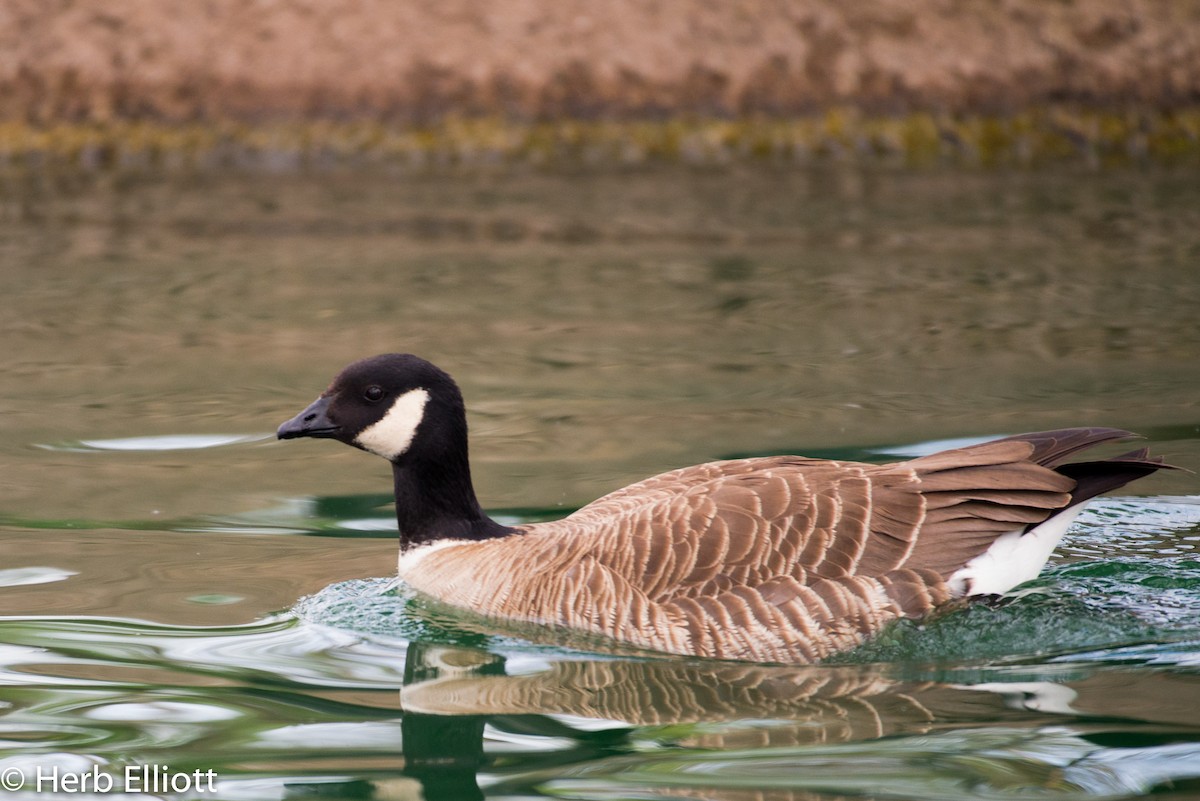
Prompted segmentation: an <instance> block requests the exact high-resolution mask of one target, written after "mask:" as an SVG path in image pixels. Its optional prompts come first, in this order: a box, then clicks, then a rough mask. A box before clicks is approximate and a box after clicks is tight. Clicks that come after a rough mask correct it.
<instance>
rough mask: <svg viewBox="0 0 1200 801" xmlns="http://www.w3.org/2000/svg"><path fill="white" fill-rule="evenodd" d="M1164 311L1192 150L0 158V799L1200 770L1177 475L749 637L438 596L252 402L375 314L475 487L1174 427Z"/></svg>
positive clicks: (302, 392) (381, 517) (1186, 404)
mask: <svg viewBox="0 0 1200 801" xmlns="http://www.w3.org/2000/svg"><path fill="white" fill-rule="evenodd" d="M1198 318H1200V181H1197V180H1196V177H1195V175H1194V174H1192V173H1186V172H1184V173H1169V172H1132V171H1130V172H1101V173H1095V172H1072V171H1066V170H1064V171H1058V172H1037V173H1033V172H1022V173H1003V172H969V171H959V172H936V171H928V172H917V173H905V172H886V171H854V170H807V169H803V170H802V169H796V170H793V171H788V172H783V173H778V172H768V171H765V170H764V171H753V170H746V171H743V170H740V169H732V168H731V169H729V170H726V171H705V172H691V171H685V170H653V169H646V170H639V171H637V172H631V173H629V174H611V173H608V174H591V173H574V174H556V173H540V172H495V173H486V172H472V173H469V174H458V173H434V174H429V173H404V172H395V173H389V172H387V171H386V170H382V171H380V172H376V173H371V174H365V173H352V172H314V173H311V174H295V173H285V174H273V173H268V172H256V173H247V174H233V173H204V174H199V175H182V174H175V175H169V176H163V175H146V174H88V175H81V174H66V175H57V174H52V173H48V172H35V173H15V172H10V173H4V174H0V334H2V336H3V343H4V348H3V349H0V783H3V784H4V785H5V786H4V788H3V789H0V796H11V797H13V798H33V797H35V796H46V797H56V796H55V793H54V791H56V790H57V791H58V795H60V796H72V797H75V796H80V795H83V796H88V795H114V794H121V793H120V790H121V789H122V788H125V787H128V788H129V789H138V790H141V791H142V793H143V794H144V795H146V794H148V795H152V796H171V797H176V796H186V797H193V798H197V797H198V798H228V799H280V798H297V797H312V796H321V797H329V798H380V799H383V798H396V799H400V798H403V799H410V798H414V799H415V798H418V797H424V798H426V799H430V800H431V801H432V799H470V798H482V797H486V798H509V799H531V798H561V799H657V798H667V797H672V798H675V797H687V798H703V799H731V800H732V799H737V800H738V801H741V800H742V799H746V800H749V799H754V800H755V801H758V800H759V799H771V800H772V801H773V800H774V799H814V800H816V799H819V800H821V801H832V799H842V798H877V799H1012V798H1022V799H1026V798H1029V799H1043V798H1045V799H1088V800H1089V801H1090V800H1091V799H1114V798H1131V797H1140V796H1142V795H1148V794H1151V795H1154V796H1155V797H1159V798H1164V799H1185V798H1195V797H1200V553H1197V550H1198V546H1200V492H1198V489H1197V488H1198V487H1200V484H1198V483H1197V482H1198V480H1200V479H1197V477H1196V475H1195V474H1191V473H1185V472H1177V473H1171V474H1160V475H1158V476H1155V477H1153V478H1151V479H1147V480H1145V481H1142V482H1139V483H1138V484H1135V485H1133V486H1131V487H1129V488H1127V490H1126V491H1125V492H1124V493H1122V494H1121V495H1120V497H1112V498H1105V499H1102V500H1100V501H1097V502H1095V503H1094V504H1093V505H1092V506H1091V507H1090V508H1089V509H1088V510H1087V511H1086V512H1085V513H1084V515H1083V516H1082V517H1081V518H1080V520H1079V522H1078V523H1077V524H1076V525H1075V526H1074V527H1073V528H1072V530H1071V532H1070V533H1069V535H1068V538H1067V540H1066V541H1065V542H1064V543H1063V545H1062V547H1061V548H1060V549H1059V551H1058V552H1057V553H1056V555H1055V557H1054V559H1053V560H1052V563H1051V566H1050V567H1049V568H1048V569H1047V571H1046V572H1045V573H1044V574H1043V575H1042V576H1041V577H1040V578H1039V579H1037V580H1036V581H1034V582H1031V583H1030V584H1028V585H1025V586H1023V587H1021V588H1019V589H1018V590H1017V591H1016V592H1014V593H1013V594H1011V595H1010V596H1009V597H1006V598H1004V599H1001V600H999V601H997V602H995V603H988V604H976V605H973V606H971V607H969V608H960V609H954V610H949V611H947V612H945V613H943V614H940V615H938V616H936V617H935V618H933V619H930V620H927V621H923V622H921V623H919V624H917V623H906V624H902V625H898V626H896V627H894V628H892V629H890V630H888V631H887V632H885V633H884V634H883V635H882V636H881V637H879V638H878V639H877V640H875V641H873V642H871V643H869V644H867V645H865V646H863V647H862V648H860V649H859V650H857V651H855V652H853V653H850V654H846V655H844V656H843V657H840V658H839V659H837V660H835V663H834V664H828V665H820V666H810V667H799V668H790V667H783V666H748V665H729V664H721V663H710V662H703V661H697V660H686V659H674V658H664V657H654V656H646V655H636V654H629V653H621V652H619V650H614V649H611V648H607V647H606V646H605V645H604V644H602V643H596V642H590V641H586V640H578V639H574V638H570V637H564V636H563V635H562V634H561V633H559V632H548V631H536V630H501V629H498V628H496V627H492V626H489V625H487V624H483V623H480V622H479V621H477V620H473V619H469V618H467V617H463V616H460V615H457V614H455V613H453V612H450V611H448V610H446V609H443V608H439V607H437V606H436V605H433V604H431V603H429V602H428V601H426V600H424V599H422V598H420V597H416V596H414V595H413V593H411V592H410V591H409V590H408V589H407V588H405V587H404V586H398V585H397V584H396V583H395V582H394V580H392V578H391V574H392V572H393V570H394V563H395V558H396V545H395V535H394V524H393V523H392V520H391V511H390V508H389V507H388V503H389V497H388V495H387V493H388V491H389V489H390V474H389V472H388V469H387V466H386V464H384V463H383V462H382V461H380V460H378V459H376V458H374V457H370V456H367V455H365V454H363V453H359V452H355V451H352V450H351V449H348V448H345V447H341V446H338V445H336V444H333V443H328V442H315V441H301V442H289V443H278V442H275V441H274V440H273V439H272V437H271V432H273V430H274V428H275V427H276V426H277V425H278V424H279V423H280V422H281V421H283V420H284V419H286V418H288V417H290V416H291V415H293V414H294V413H295V412H296V411H297V410H299V409H300V408H302V407H303V405H304V404H306V403H307V402H308V401H309V400H311V399H312V397H313V396H315V395H316V394H317V393H318V392H319V391H320V390H321V389H322V388H323V387H324V386H325V385H326V383H327V382H328V380H329V378H330V377H331V376H332V375H333V373H334V372H336V370H337V369H339V368H340V367H341V366H342V365H343V364H344V363H346V362H348V361H350V360H352V359H355V358H358V357H360V356H364V355H369V354H373V353H377V352H383V351H391V350H408V351H412V352H416V353H419V354H422V355H424V356H426V357H428V358H431V359H433V360H434V361H436V362H438V363H439V364H441V365H442V366H444V367H445V368H447V369H448V370H450V371H451V372H452V373H453V374H454V375H455V376H456V377H458V378H459V380H460V383H461V384H462V386H463V389H464V392H465V394H466V396H467V402H468V411H469V416H470V423H471V426H472V435H473V441H472V456H473V462H474V470H475V477H476V483H477V485H478V489H479V492H480V496H481V500H482V501H483V503H484V505H485V506H486V507H487V508H488V509H489V510H491V511H492V512H493V513H494V514H496V515H497V516H500V517H502V518H504V519H506V520H536V519H546V518H551V517H555V516H558V515H560V514H563V513H565V512H567V511H569V510H571V509H573V508H576V507H578V506H580V505H582V504H584V503H586V502H587V501H589V500H591V499H593V498H595V497H597V496H598V495H600V494H602V493H604V492H606V491H608V490H611V489H614V488H616V487H619V486H622V485H624V484H626V483H629V482H631V481H634V480H637V479H639V478H642V477H645V476H646V475H649V474H652V473H655V472H658V471H661V470H665V469H669V468H672V467H677V466H681V465H685V464H691V463H694V462H698V461H702V460H707V459H713V458H721V457H726V456H735V455H744V454H767V453H780V452H795V453H803V454H808V455H816V456H821V455H826V456H836V457H839V458H855V459H866V460H872V461H886V460H891V459H896V458H904V457H905V456H908V455H915V454H917V453H921V452H924V451H926V450H930V449H933V448H936V447H938V446H939V445H940V444H944V442H943V441H951V442H953V441H957V440H960V439H964V438H965V439H972V438H984V437H989V436H995V435H1002V434H1008V433H1015V432H1018V431H1027V430H1035V429H1040V428H1050V427H1056V426H1066V425H1086V424H1090V425H1113V426H1120V427H1125V428H1129V429H1132V430H1135V431H1139V432H1141V433H1142V434H1144V435H1145V436H1146V437H1147V439H1148V444H1149V445H1150V446H1151V447H1152V448H1153V449H1154V450H1155V451H1156V452H1158V453H1162V454H1164V455H1166V456H1167V457H1168V458H1169V459H1170V460H1171V461H1172V462H1173V463H1175V464H1177V465H1180V466H1182V467H1186V468H1189V469H1191V470H1193V471H1195V470H1200V322H1198ZM127 768H128V769H130V770H131V771H132V773H131V774H130V777H129V781H128V782H126V774H125V771H126V769H127ZM144 770H145V771H149V774H144V773H143V772H142V771H144ZM55 771H57V773H55ZM207 771H212V772H213V776H214V777H215V778H214V786H215V790H213V791H209V790H208V789H207V785H205V784H204V781H206V779H205V778H204V777H205V776H206V775H207ZM196 772H199V773H196ZM159 774H163V775H165V776H166V777H167V779H168V781H167V783H166V784H165V785H164V784H162V783H160V784H159V785H154V784H153V782H151V781H149V779H148V778H147V776H150V777H151V778H154V777H157V776H158V775H159ZM39 776H40V777H41V787H40V788H39V786H38V781H39ZM55 776H57V777H58V778H57V779H56V778H54V777H55ZM67 777H72V778H67ZM99 777H116V778H115V779H114V780H113V781H114V782H115V785H114V786H115V788H116V789H109V790H108V792H107V793H105V792H104V789H105V787H104V783H105V781H106V779H104V778H99ZM18 780H20V781H18ZM72 780H75V781H78V782H81V783H82V792H77V791H75V790H76V789H78V788H79V787H80V785H71V784H70V782H71V781H72ZM169 780H174V781H175V782H176V785H175V788H174V789H173V788H172V786H171V785H170V781H169ZM185 780H186V781H185ZM56 782H57V784H56ZM89 782H90V784H89ZM139 782H140V784H139ZM189 782H190V784H188V786H187V787H184V784H186V783H189ZM198 782H199V784H200V789H199V790H197V783H198ZM18 784H20V786H19V787H18Z"/></svg>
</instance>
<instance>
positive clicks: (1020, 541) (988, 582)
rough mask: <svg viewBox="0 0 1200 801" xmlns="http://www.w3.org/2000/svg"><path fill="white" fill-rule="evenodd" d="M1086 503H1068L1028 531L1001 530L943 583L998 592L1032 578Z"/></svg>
mask: <svg viewBox="0 0 1200 801" xmlns="http://www.w3.org/2000/svg"><path fill="white" fill-rule="evenodd" d="M1086 505H1087V504H1086V502H1085V503H1077V504H1075V505H1074V506H1068V507H1067V508H1066V509H1063V510H1062V511H1061V512H1059V513H1058V514H1056V515H1054V517H1051V518H1050V519H1049V520H1047V521H1046V522H1045V523H1042V524H1041V525H1039V526H1035V527H1034V528H1032V529H1030V530H1029V531H1028V532H1026V531H1025V530H1024V528H1019V529H1015V530H1013V531H1010V532H1008V533H1006V534H1001V535H1000V536H999V537H997V538H996V539H995V540H994V541H993V542H992V545H991V547H990V548H988V549H987V550H986V551H984V552H983V553H981V554H979V556H976V557H975V558H974V559H972V560H971V561H970V562H967V563H966V564H965V565H963V566H962V567H961V568H959V569H958V570H957V571H955V572H954V573H952V574H951V575H950V579H949V580H948V581H947V582H946V584H947V585H948V586H949V588H950V592H951V594H953V595H954V596H955V597H962V596H963V595H968V594H969V595H1000V594H1001V593H1005V592H1008V591H1009V590H1011V589H1012V588H1013V587H1015V586H1017V585H1018V584H1023V583H1024V582H1026V581H1029V580H1031V579H1033V578H1036V577H1037V574H1038V573H1041V572H1042V567H1044V566H1045V564H1046V561H1047V560H1048V559H1049V558H1050V554H1052V553H1054V549H1055V548H1056V547H1058V543H1059V541H1061V540H1062V538H1063V535H1064V534H1066V533H1067V528H1068V527H1070V525H1071V523H1073V522H1075V518H1076V517H1078V516H1079V513H1080V512H1082V511H1083V507H1084V506H1086ZM1023 532H1024V533H1023Z"/></svg>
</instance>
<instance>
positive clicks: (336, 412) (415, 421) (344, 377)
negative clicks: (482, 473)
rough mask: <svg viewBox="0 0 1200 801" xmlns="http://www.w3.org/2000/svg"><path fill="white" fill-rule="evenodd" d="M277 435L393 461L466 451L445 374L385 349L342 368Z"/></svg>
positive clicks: (458, 401)
mask: <svg viewBox="0 0 1200 801" xmlns="http://www.w3.org/2000/svg"><path fill="white" fill-rule="evenodd" d="M278 436H279V439H296V438H298V437H315V438H325V439H336V440H338V441H340V442H344V443H346V444H347V445H353V446H354V447H356V448H361V449H362V450H364V451H368V452H370V453H374V454H376V455H378V456H382V457H383V458H384V459H387V460H388V461H389V462H392V463H393V464H395V463H398V462H401V461H403V460H405V458H406V457H409V456H410V455H411V454H413V453H417V452H424V453H426V454H427V455H430V456H433V457H434V458H436V457H437V455H438V452H439V451H445V450H447V449H454V448H458V447H462V448H464V449H465V440H466V414H465V412H464V409H463V400H462V394H461V393H460V392H459V390H458V387H457V386H456V385H455V383H454V380H453V379H451V378H450V376H449V375H447V374H446V373H445V372H443V371H442V370H440V369H438V368H437V367H435V366H434V365H432V364H430V363H429V362H427V361H425V360H424V359H421V358H418V357H417V356H413V355H411V354H407V353H386V354H383V355H381V356H374V357H371V358H369V359H363V360H361V361H357V362H354V363H353V364H351V365H350V366H348V367H346V368H345V369H344V370H342V372H340V373H339V374H338V375H337V377H336V378H334V379H333V383H332V384H330V385H329V388H328V389H326V390H325V391H324V392H322V393H321V395H320V397H318V398H317V399H316V400H315V401H313V402H312V403H311V404H309V405H308V407H307V408H305V409H304V411H302V412H300V414H298V415H296V416H295V417H293V418H292V419H291V420H288V421H287V422H286V423H284V424H283V425H281V426H280V427H279V431H278Z"/></svg>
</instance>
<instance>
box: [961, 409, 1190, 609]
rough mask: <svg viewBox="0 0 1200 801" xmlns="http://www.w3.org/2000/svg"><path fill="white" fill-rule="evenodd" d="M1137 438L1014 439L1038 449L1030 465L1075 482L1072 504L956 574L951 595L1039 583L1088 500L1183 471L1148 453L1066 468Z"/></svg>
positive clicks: (1066, 433)
mask: <svg viewBox="0 0 1200 801" xmlns="http://www.w3.org/2000/svg"><path fill="white" fill-rule="evenodd" d="M1134 436H1136V435H1134V434H1131V433H1130V432H1128V431H1121V430H1120V429H1114V428H1070V429H1062V430H1059V431H1044V432H1038V433H1035V434H1020V435H1017V436H1015V437H1008V438H1007V439H1008V440H1020V441H1024V442H1028V443H1030V444H1031V445H1033V448H1034V450H1033V454H1032V455H1031V456H1030V461H1033V462H1036V463H1037V464H1040V465H1042V466H1043V467H1049V468H1050V469H1052V470H1054V471H1055V472H1056V473H1059V474H1061V475H1064V476H1067V477H1068V478H1070V479H1073V480H1074V481H1075V487H1074V489H1072V490H1071V492H1070V496H1071V499H1070V501H1069V502H1068V503H1067V505H1066V506H1064V507H1063V508H1061V509H1059V510H1058V511H1056V512H1055V513H1054V514H1052V515H1050V516H1049V517H1048V518H1046V519H1045V520H1043V521H1041V522H1040V523H1031V524H1029V525H1027V526H1025V527H1023V528H1018V529H1014V530H1013V531H1009V532H1006V533H1004V534H1001V535H1000V536H999V537H997V538H996V539H995V540H994V541H993V542H992V544H991V546H990V547H988V549H987V550H986V551H984V552H983V553H981V554H980V555H979V556H977V557H975V558H974V559H972V560H971V561H969V562H967V563H966V564H965V565H963V567H962V568H960V569H959V570H957V571H955V572H954V573H953V574H951V576H950V577H949V579H948V580H947V584H948V586H949V588H950V592H951V594H952V595H955V596H959V597H961V596H969V595H1000V594H1003V593H1005V592H1008V591H1009V590H1011V589H1012V588H1014V587H1016V586H1017V585H1019V584H1023V583H1024V582H1026V581H1030V580H1032V579H1034V578H1036V577H1037V575H1038V574H1039V573H1040V572H1041V570H1042V568H1043V567H1045V565H1046V562H1048V561H1049V559H1050V555H1051V554H1052V553H1053V552H1054V549H1055V548H1056V547H1058V544H1059V542H1061V541H1062V538H1063V536H1064V535H1065V534H1066V533H1067V529H1068V528H1070V526H1071V524H1072V523H1073V522H1075V519H1076V518H1077V517H1079V513H1080V512H1082V511H1083V509H1084V507H1085V506H1087V503H1088V501H1090V500H1091V499H1092V498H1095V497H1096V496H1098V495H1102V494H1104V493H1106V492H1111V491H1112V490H1115V489H1119V488H1120V487H1123V486H1125V485H1126V484H1128V483H1130V482H1131V481H1136V480H1137V479H1139V478H1144V477H1145V476H1148V475H1150V474H1151V473H1154V472H1155V471H1158V470H1178V469H1180V468H1178V467H1175V466H1174V465H1169V464H1167V463H1166V462H1165V461H1163V459H1162V457H1160V456H1151V455H1150V451H1149V449H1147V448H1139V449H1137V450H1134V451H1130V452H1128V453H1124V454H1121V455H1120V456H1114V457H1111V458H1109V459H1101V460H1094V461H1084V462H1065V463H1064V460H1065V459H1066V458H1067V457H1069V456H1070V455H1072V454H1074V453H1077V452H1079V451H1081V450H1084V449H1086V448H1090V447H1092V446H1094V445H1099V444H1101V443H1103V442H1110V441H1114V440H1121V439H1129V438H1132V437H1134Z"/></svg>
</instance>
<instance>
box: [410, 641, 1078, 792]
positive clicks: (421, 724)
mask: <svg viewBox="0 0 1200 801" xmlns="http://www.w3.org/2000/svg"><path fill="white" fill-rule="evenodd" d="M517 667H519V669H521V670H522V671H525V670H526V669H527V668H528V667H529V664H528V662H527V661H524V660H523V661H522V662H521V664H520V665H518V666H517ZM536 667H539V668H541V669H538V670H534V671H532V672H519V673H508V672H506V669H505V668H506V665H505V661H504V659H503V658H502V657H499V656H496V655H493V654H489V653H486V652H478V651H470V650H466V649H460V648H453V647H444V646H431V645H427V644H422V643H412V644H410V645H409V646H408V652H407V663H406V669H405V686H404V687H403V689H402V690H401V695H400V699H401V706H402V707H403V709H404V728H403V735H404V755H405V766H406V767H405V771H404V772H405V774H406V775H407V776H410V777H412V778H415V779H418V780H419V781H420V782H421V783H422V785H423V788H424V795H425V798H427V799H431V798H482V797H483V795H482V792H481V791H480V790H479V788H478V785H477V784H475V781H476V774H477V773H478V771H479V770H481V769H483V770H487V769H488V766H487V762H488V759H487V757H486V756H485V753H484V750H483V745H482V741H483V734H484V726H485V725H489V726H491V727H492V729H493V730H494V731H496V732H498V733H509V734H522V735H541V736H553V737H560V738H562V737H567V738H570V739H571V740H573V741H575V743H576V748H575V749H574V750H573V751H572V752H571V754H570V756H569V757H566V755H564V754H563V753H562V752H561V751H558V752H556V753H557V759H556V760H555V761H556V762H559V763H560V764H561V762H562V761H563V759H564V757H566V759H567V760H568V761H570V762H572V763H575V764H580V763H584V762H589V761H591V760H595V759H601V758H603V757H605V756H611V755H617V754H622V753H628V752H629V751H630V750H631V749H632V747H633V742H632V738H634V737H637V736H641V737H645V736H647V735H646V733H645V729H646V727H667V726H679V727H680V728H678V729H672V730H671V732H670V735H669V739H670V744H671V745H673V746H678V747H685V748H700V749H722V750H727V749H758V748H767V747H787V746H800V745H812V744H822V743H847V742H853V741H860V740H870V739H874V738H879V737H887V736H889V735H896V734H905V733H921V732H928V731H930V730H932V729H934V728H935V727H937V726H939V725H942V724H947V723H950V722H954V721H962V720H971V721H974V722H976V723H979V722H982V721H987V725H1003V724H1004V722H1005V720H1006V718H1007V719H1008V720H1012V719H1014V718H1017V717H1019V718H1021V719H1025V720H1027V719H1028V717H1029V714H1030V713H1029V711H1028V708H1027V707H1026V705H1025V704H1024V703H1012V700H1011V698H1010V699H1009V700H1008V701H1007V702H1006V700H1005V697H1004V696H1003V695H1002V694H997V693H993V692H977V691H974V690H972V689H970V688H965V687H957V686H953V685H948V684H941V683H937V682H905V681H897V680H894V679H890V678H888V677H887V676H885V675H884V674H883V673H882V672H881V670H880V669H879V668H878V667H876V666H837V667H823V666H803V667H797V668H792V667H769V666H752V665H746V664H741V663H738V664H734V663H721V662H703V661H694V662H681V661H678V660H653V661H635V660H624V659H613V660H578V661H572V660H558V661H552V662H547V663H544V664H541V665H537V666H536ZM1050 686H1052V687H1053V686H1057V685H1050ZM1025 692H1026V690H1024V689H1022V690H1021V694H1022V697H1023V695H1024V693H1025ZM1017 707H1020V708H1019V709H1018V708H1017ZM1037 714H1038V717H1039V719H1040V720H1042V721H1046V720H1048V719H1051V718H1052V716H1053V712H1052V711H1049V710H1040V711H1039V712H1038V713H1037ZM1047 715H1049V716H1050V718H1048V717H1046V716H1047ZM600 721H605V722H608V723H609V724H610V725H609V726H607V727H598V726H597V725H595V724H596V723H598V722H600ZM681 724H708V725H690V726H689V725H681ZM664 736H667V735H664ZM677 789H678V788H677ZM722 793H723V794H722ZM722 793H718V794H717V795H714V794H713V792H712V790H711V788H710V789H709V791H706V793H705V795H704V797H706V798H730V799H733V798H741V797H744V796H745V792H744V791H733V790H729V791H722ZM673 794H676V793H673ZM685 795H686V794H685ZM755 797H756V798H757V797H758V796H755ZM815 797H816V796H813V795H811V794H809V793H804V792H800V791H797V792H795V793H791V792H783V791H780V792H778V793H775V794H774V795H772V798H779V799H781V800H782V799H787V800H788V801H799V800H800V799H809V798H815ZM820 797H821V798H822V799H828V798H829V796H824V795H822V796H820Z"/></svg>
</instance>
